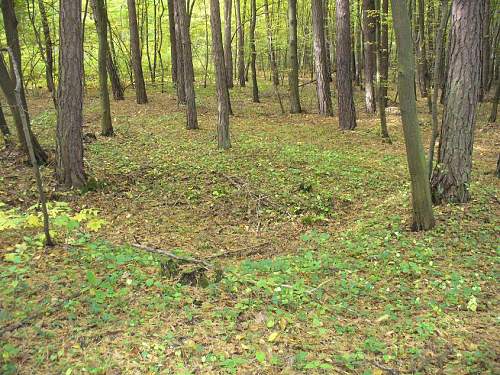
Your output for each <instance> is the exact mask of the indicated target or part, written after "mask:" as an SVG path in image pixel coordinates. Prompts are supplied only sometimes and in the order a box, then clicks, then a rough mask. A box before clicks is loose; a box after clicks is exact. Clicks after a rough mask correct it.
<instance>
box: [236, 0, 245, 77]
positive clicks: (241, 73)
mask: <svg viewBox="0 0 500 375" xmlns="http://www.w3.org/2000/svg"><path fill="white" fill-rule="evenodd" d="M236 27H238V81H239V83H240V87H245V86H246V81H245V34H244V25H243V23H242V22H241V8H240V0H236Z"/></svg>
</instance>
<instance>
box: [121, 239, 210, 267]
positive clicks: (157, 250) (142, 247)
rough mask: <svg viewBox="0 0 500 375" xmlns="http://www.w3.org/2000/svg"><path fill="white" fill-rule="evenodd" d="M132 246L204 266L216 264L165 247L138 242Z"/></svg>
mask: <svg viewBox="0 0 500 375" xmlns="http://www.w3.org/2000/svg"><path fill="white" fill-rule="evenodd" d="M130 246H132V247H135V248H136V249H140V250H144V251H147V252H149V253H153V254H160V255H165V256H167V257H169V258H172V259H175V260H180V261H182V262H186V263H195V264H202V265H203V266H205V268H214V265H213V264H212V263H209V262H206V261H204V260H202V259H196V258H191V257H182V256H179V255H175V254H174V253H171V252H170V251H166V250H163V249H157V248H154V247H149V246H145V245H140V244H137V243H135V244H131V245H130Z"/></svg>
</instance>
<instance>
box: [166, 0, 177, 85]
mask: <svg viewBox="0 0 500 375" xmlns="http://www.w3.org/2000/svg"><path fill="white" fill-rule="evenodd" d="M168 30H169V36H170V59H171V67H172V82H173V83H175V84H177V46H176V40H177V39H176V36H175V17H174V0H168Z"/></svg>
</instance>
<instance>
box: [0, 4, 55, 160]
mask: <svg viewBox="0 0 500 375" xmlns="http://www.w3.org/2000/svg"><path fill="white" fill-rule="evenodd" d="M0 7H1V9H2V16H3V22H4V29H5V36H6V38H7V44H8V46H9V47H10V48H11V50H12V55H13V56H14V59H15V60H16V61H17V62H18V64H19V66H22V63H21V61H22V60H21V47H20V44H19V34H18V32H17V17H16V13H15V11H14V3H13V2H12V0H2V1H0ZM0 65H1V66H0V70H1V71H0V86H1V87H2V91H3V92H4V95H5V97H6V100H7V103H8V104H9V107H10V108H11V111H12V115H13V117H14V123H15V125H16V131H17V136H18V139H19V143H20V145H21V148H22V150H23V151H24V152H25V153H26V155H28V152H29V150H28V145H27V143H26V137H25V136H24V130H23V123H22V121H21V119H22V118H21V111H24V113H25V114H26V116H27V123H28V126H29V124H30V121H29V115H28V104H27V102H26V96H25V93H24V86H23V84H22V81H23V75H22V69H20V71H19V77H20V80H21V85H20V90H21V92H20V95H21V102H22V104H23V105H22V108H21V109H20V108H19V107H18V106H17V103H16V98H15V93H14V89H15V87H16V84H17V82H16V77H12V78H11V76H10V75H9V71H8V69H7V66H6V65H5V61H3V59H2V61H1V64H0ZM30 131H31V130H30ZM30 138H31V140H32V143H33V150H34V152H35V156H36V159H37V161H38V163H39V164H45V163H46V162H47V154H46V153H45V151H44V150H43V149H42V147H41V146H40V144H39V143H38V140H37V138H36V137H35V136H34V135H33V134H30ZM28 156H29V155H28Z"/></svg>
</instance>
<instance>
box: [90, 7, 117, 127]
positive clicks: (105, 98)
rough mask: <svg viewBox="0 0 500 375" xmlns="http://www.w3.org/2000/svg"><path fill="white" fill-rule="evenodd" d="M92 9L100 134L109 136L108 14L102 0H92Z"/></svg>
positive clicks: (111, 125)
mask: <svg viewBox="0 0 500 375" xmlns="http://www.w3.org/2000/svg"><path fill="white" fill-rule="evenodd" d="M92 10H93V12H94V21H95V24H96V29H97V37H98V39H99V56H98V68H99V96H100V98H101V135H103V136H106V137H110V136H112V135H113V124H112V123H111V107H110V104H109V90H108V70H107V67H106V64H107V60H108V56H109V55H110V54H109V50H108V24H107V19H108V15H107V12H106V7H105V6H104V0H92Z"/></svg>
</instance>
